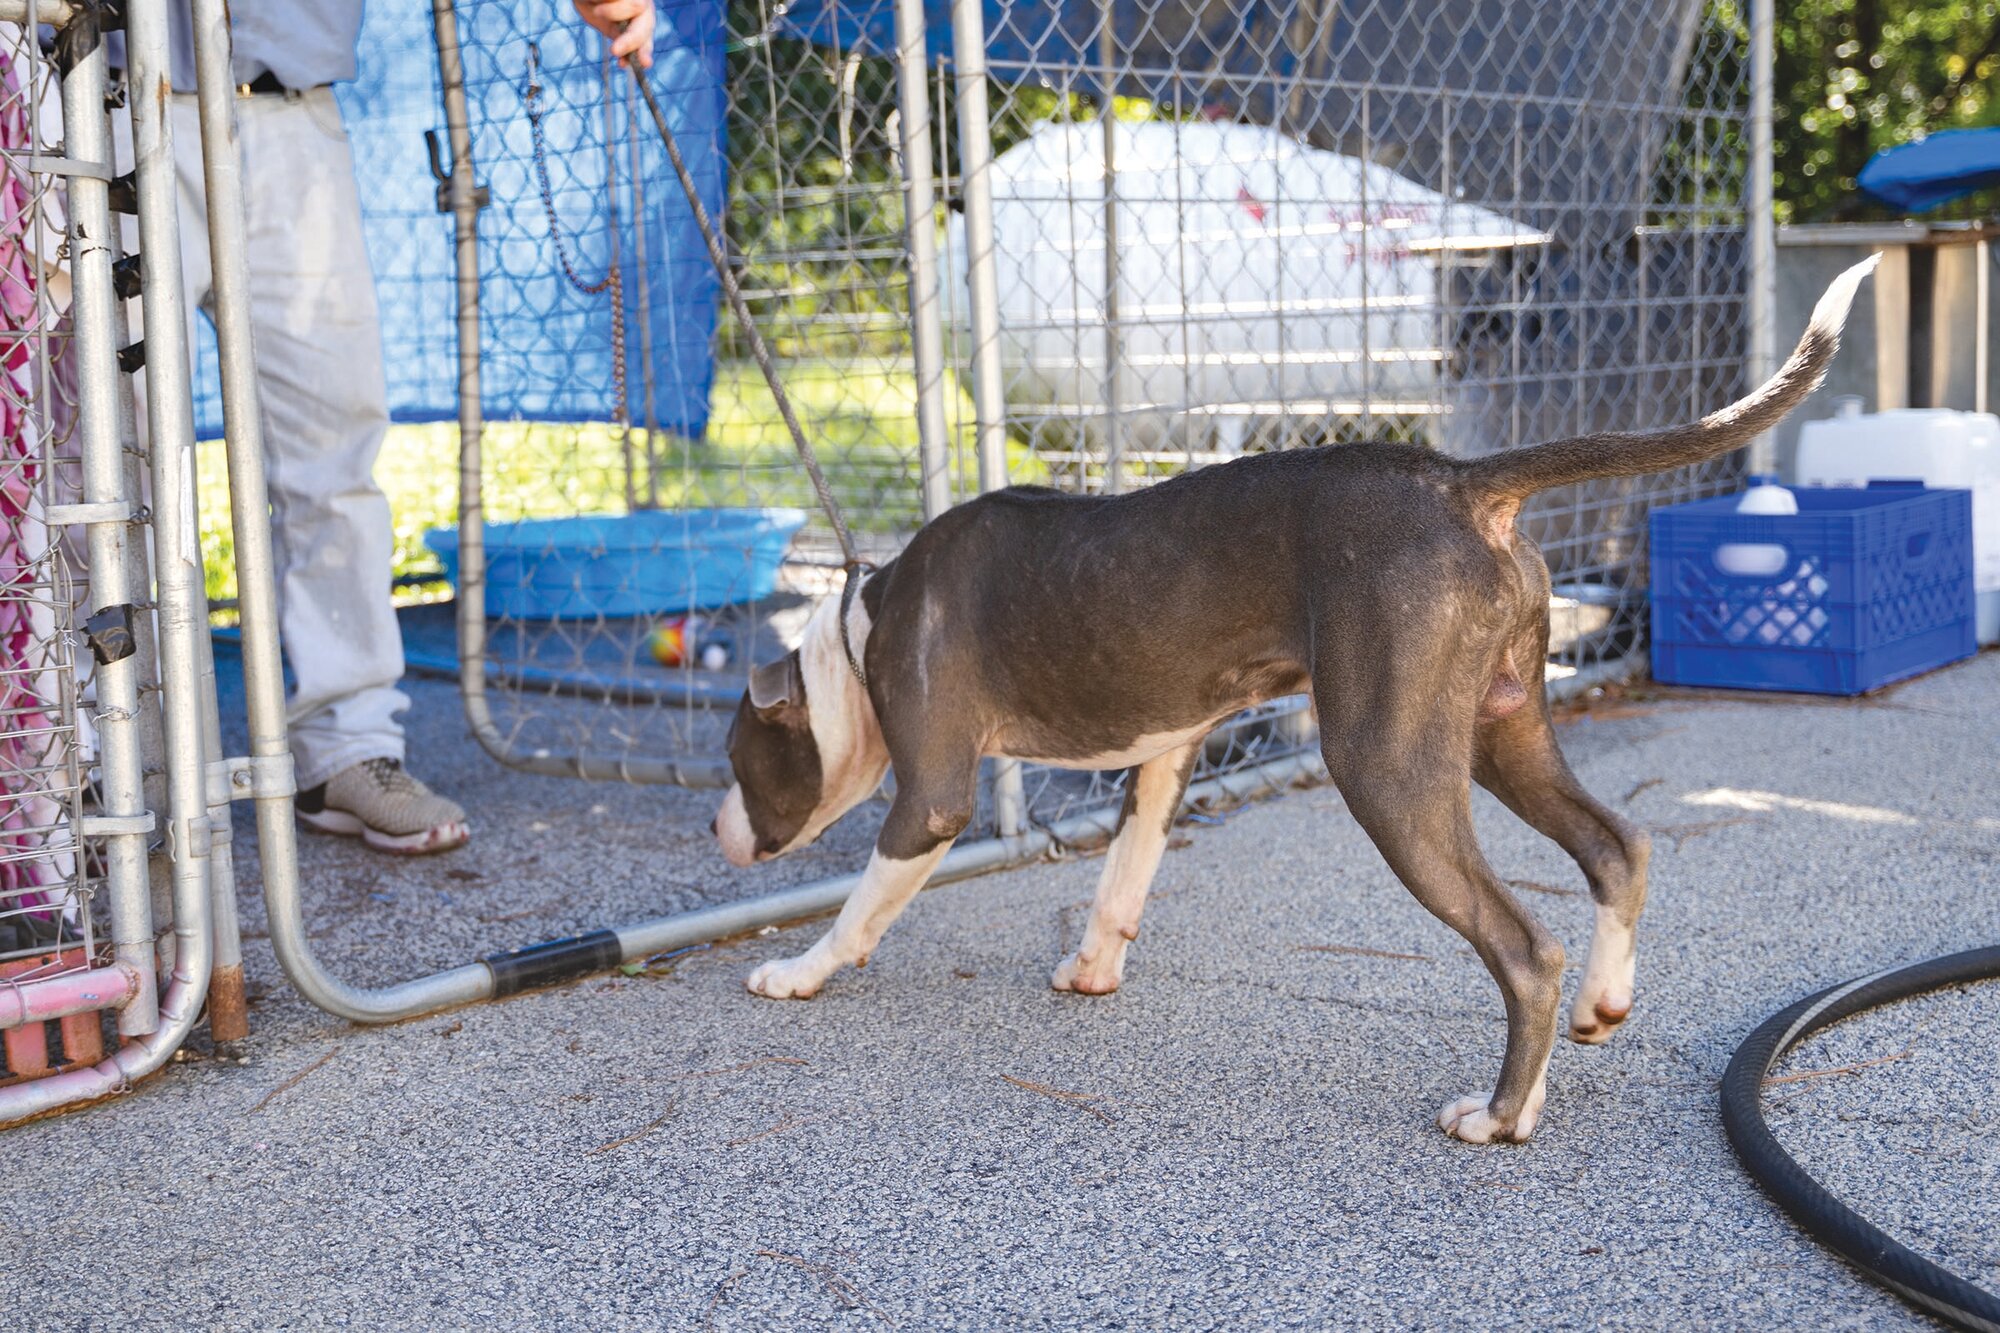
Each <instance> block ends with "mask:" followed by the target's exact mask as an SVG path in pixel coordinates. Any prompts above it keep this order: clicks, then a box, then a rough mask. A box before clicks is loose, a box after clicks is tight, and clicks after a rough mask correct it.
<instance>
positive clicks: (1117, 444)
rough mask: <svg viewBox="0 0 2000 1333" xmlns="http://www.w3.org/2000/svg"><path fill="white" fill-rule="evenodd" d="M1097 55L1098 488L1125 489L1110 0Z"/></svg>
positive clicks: (1104, 7)
mask: <svg viewBox="0 0 2000 1333" xmlns="http://www.w3.org/2000/svg"><path fill="white" fill-rule="evenodd" d="M1097 13H1098V24H1099V25H1100V26H1099V27H1098V31H1097V60H1098V63H1099V64H1100V65H1102V66H1103V71H1102V75H1101V79H1102V81H1101V83H1100V84H1099V89H1100V91H1099V96H1100V97H1102V98H1103V101H1102V102H1101V103H1099V105H1098V108H1097V119H1098V123H1099V125H1100V127H1101V128H1102V130H1103V132H1104V489H1105V491H1106V493H1107V494H1111V495H1116V494H1118V493H1119V492H1120V491H1122V490H1124V489H1125V422H1124V418H1123V415H1122V413H1121V411H1120V407H1119V402H1118V363H1119V362H1120V361H1121V360H1123V359H1124V349H1123V345H1122V344H1123V339H1122V338H1121V337H1120V336H1119V334H1120V329H1119V325H1118V320H1119V310H1118V259H1119V255H1118V115H1117V112H1116V110H1115V109H1114V104H1115V103H1116V102H1117V100H1118V68H1117V61H1118V30H1117V29H1116V28H1115V27H1114V26H1113V17H1112V9H1111V0H1098V11H1097Z"/></svg>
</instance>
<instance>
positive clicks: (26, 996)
mask: <svg viewBox="0 0 2000 1333" xmlns="http://www.w3.org/2000/svg"><path fill="white" fill-rule="evenodd" d="M151 980H152V976H151V973H150V972H148V973H146V974H144V975H143V976H142V975H141V973H140V972H139V970H138V969H137V968H134V967H128V966H126V965H125V964H124V963H114V964H112V965H111V966H110V967H94V968H87V969H85V970H83V971H80V972H67V973H64V974H63V975H62V976H59V977H50V978H48V979H47V980H44V981H20V982H7V983H0V1031H5V1030H6V1029H8V1028H18V1027H25V1026H26V1025H27V1024H29V1023H46V1022H48V1021H49V1020H51V1019H56V1018H67V1017H69V1015H71V1014H89V1013H95V1012H97V1011H98V1010H100V1009H117V1008H119V1007H121V1006H124V1005H129V1004H130V1003H131V1002H132V1001H133V1000H135V999H136V998H138V995H139V990H140V987H141V986H143V985H146V984H149V983H150V982H151Z"/></svg>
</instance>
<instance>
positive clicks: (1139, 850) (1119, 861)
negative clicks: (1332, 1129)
mask: <svg viewBox="0 0 2000 1333" xmlns="http://www.w3.org/2000/svg"><path fill="white" fill-rule="evenodd" d="M1200 754H1201V742H1200V741H1195V742H1194V743H1192V744H1190V745H1187V746H1184V747H1182V748H1181V749H1178V750H1169V751H1168V752H1167V753H1165V754H1163V755H1158V756H1155V757H1154V758H1152V759H1148V760H1147V761H1146V762H1145V763H1143V764H1141V765H1139V766H1138V767H1137V768H1135V769H1133V770H1132V772H1131V774H1130V776H1129V777H1127V779H1126V782H1125V806H1124V808H1123V809H1122V810H1120V811H1119V812H1118V832H1117V833H1116V835H1114V837H1113V838H1112V841H1111V850H1110V851H1109V852H1107V853H1106V854H1105V857H1104V873H1103V874H1102V875H1100V876H1099V877H1098V881H1097V899H1096V901H1095V902H1093V903H1092V904H1091V907H1090V920H1089V921H1088V922H1087V923H1085V925H1084V927H1083V939H1082V940H1081V941H1080V942H1079V943H1078V945H1077V948H1076V952H1075V953H1073V954H1071V955H1070V956H1069V957H1067V958H1065V959H1063V960H1062V962H1060V963H1058V964H1057V965H1056V971H1055V975H1054V976H1052V977H1050V978H1049V985H1051V986H1053V987H1055V988H1056V989H1057V990H1067V991H1077V992H1080V993H1082V994H1084V995H1109V994H1110V993H1111V992H1112V991H1115V990H1117V989H1118V984H1119V982H1121V981H1123V980H1124V979H1125V950H1126V948H1127V946H1129V945H1130V944H1131V942H1132V941H1133V940H1135V939H1137V938H1138V937H1139V914H1140V913H1141V912H1142V911H1144V910H1145V907H1146V891H1147V890H1148V889H1150V888H1151V887H1152V885H1153V876H1154V875H1155V874H1156V873H1157V872H1158V871H1159V868H1160V856H1161V854H1162V853H1164V852H1165V851H1166V847H1167V837H1168V835H1169V834H1170V833H1171V832H1172V831H1173V827H1174V816H1175V815H1176V814H1178V813H1179V812H1180V806H1181V797H1182V796H1183V795H1185V794H1186V793H1187V785H1188V776H1189V774H1191V773H1193V772H1194V763H1195V759H1196V758H1197V757H1198V756H1199V755H1200Z"/></svg>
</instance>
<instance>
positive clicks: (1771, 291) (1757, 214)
mask: <svg viewBox="0 0 2000 1333" xmlns="http://www.w3.org/2000/svg"><path fill="white" fill-rule="evenodd" d="M1776 10H1777V0H1750V183H1749V189H1748V191H1747V194H1748V200H1747V202H1746V205H1745V207H1746V210H1747V211H1748V213H1749V217H1748V218H1747V219H1746V223H1747V226H1748V229H1749V232H1750V236H1749V241H1750V247H1749V248H1750V275H1749V277H1750V290H1749V293H1748V295H1749V300H1748V302H1747V305H1748V314H1749V318H1750V338H1749V343H1750V347H1749V351H1750V356H1749V362H1750V365H1749V373H1748V374H1747V375H1746V376H1745V377H1744V380H1745V383H1746V384H1762V383H1763V382H1764V381H1765V380H1766V379H1768V378H1770V375H1771V372H1772V370H1773V369H1775V368H1776V366H1777V364H1778V328H1777V318H1776V316H1777V308H1778V219H1777V212H1776V207H1775V199H1774V196H1773V194H1772V180H1771V165H1772V164H1771V152H1772V141H1771V93H1772V80H1773V77H1774V76H1773V69H1772V59H1773V52H1774V41H1775V37H1774V33H1775V30H1776V27H1777V13H1776ZM1774 448H1775V441H1774V438H1773V436H1772V434H1771V432H1769V431H1765V432H1764V433H1763V434H1762V435H1759V436H1758V437H1757V438H1756V439H1754V440H1752V441H1751V442H1750V471H1751V472H1753V473H1758V472H1765V473H1768V472H1770V471H1771V470H1772V467H1773V466H1774V464H1775V463H1776V456H1775V454H1774V453H1773V449H1774Z"/></svg>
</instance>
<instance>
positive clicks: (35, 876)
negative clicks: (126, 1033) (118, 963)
mask: <svg viewBox="0 0 2000 1333" xmlns="http://www.w3.org/2000/svg"><path fill="white" fill-rule="evenodd" d="M0 150H4V156H0V985H13V984H18V983H22V982H29V981H40V980H46V979H49V978H52V977H55V976H59V975H61V974H64V973H67V972H72V971H78V970H81V969H84V968H86V967H88V966H89V965H90V964H91V963H92V962H93V961H96V962H101V961H103V960H102V959H101V958H100V957H99V950H98V945H99V939H98V933H99V926H98V923H97V922H96V921H95V920H94V913H93V910H92V908H93V890H94V888H95V880H94V877H93V876H92V874H91V873H90V868H91V864H92V860H93V858H92V857H90V856H88V855H86V854H85V853H86V850H87V849H86V848H85V846H84V845H83V844H82V842H81V840H80V839H79V838H78V836H77V830H78V828H79V826H80V825H79V820H80V818H81V817H82V815H83V813H84V810H83V805H84V801H85V782H84V757H83V755H84V748H85V744H86V740H85V737H84V734H83V733H84V730H85V726H86V724H85V723H84V722H83V721H82V720H81V718H80V716H79V710H78V680H77V670H78V663H77V661H76V657H75V653H76V638H75V632H76V606H77V596H78V591H77V582H78V581H77V580H76V579H74V578H73V577H72V561H73V556H74V553H73V552H71V551H69V550H68V549H66V547H65V546H64V544H63V542H62V541H61V540H60V532H59V531H58V530H57V529H54V528H52V527H51V526H50V524H49V521H48V517H49V515H48V510H49V506H50V504H51V503H54V502H59V501H60V500H63V499H73V498H74V497H75V496H77V495H78V494H79V493H80V480H79V477H78V473H77V463H76V459H75V454H74V451H73V448H72V439H71V433H72V430H73V427H74V424H75V422H76V389H75V382H74V369H73V364H72V358H71V356H70V336H69V330H68V325H67V320H66V317H65V311H66V308H67V305H68V277H67V273H66V272H65V268H66V260H67V253H66V249H65V242H64V226H65V215H64V207H63V198H62V194H61V191H60V189H59V188H58V187H59V181H58V178H56V177H54V176H52V175H48V174H43V173H42V172H41V171H39V170H36V169H35V166H36V161H35V159H36V158H37V157H38V156H40V157H43V158H47V157H54V156H59V155H60V153H61V151H62V133H61V109H60V95H59V91H58V85H57V82H56V78H55V74H54V70H53V67H52V65H51V64H50V62H49V59H48V56H47V54H46V53H45V52H44V51H42V50H41V49H40V47H39V46H38V45H37V43H36V42H35V41H34V40H33V34H32V32H30V33H28V34H25V35H24V34H23V33H22V31H21V29H19V28H18V27H16V26H15V25H12V24H0ZM96 1022H97V1019H96V1016H95V1015H83V1016H77V1018H75V1019H74V1020H69V1021H66V1022H65V1024H64V1025H62V1026H61V1027H60V1028H59V1029H58V1028H57V1027H56V1025H51V1027H50V1032H44V1030H43V1027H42V1025H40V1024H34V1025H30V1026H26V1027H19V1028H14V1029H10V1030H8V1031H6V1032H5V1033H0V1037H4V1042H3V1043H0V1052H4V1055H0V1082H5V1081H7V1080H8V1079H9V1078H14V1077H23V1076H31V1075H38V1074H41V1073H45V1072H47V1071H48V1070H49V1069H50V1068H52V1067H59V1066H61V1065H64V1064H69V1063H75V1062H77V1061H78V1060H94V1059H96V1058H97V1056H98V1054H99V1053H100V1049H101V1048H100V1047H99V1045H98V1044H97V1042H96V1041H95V1040H93V1036H92V1034H93V1033H94V1029H95V1024H96ZM58 1030H59V1031H60V1033H61V1036H60V1037H59V1038H57V1042H58V1044H56V1045H54V1046H52V1045H51V1041H50V1036H51V1033H52V1032H55V1031H58Z"/></svg>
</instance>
